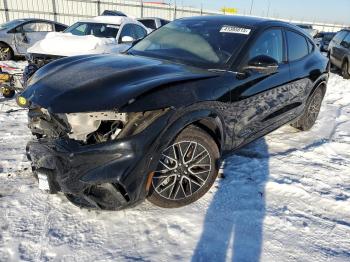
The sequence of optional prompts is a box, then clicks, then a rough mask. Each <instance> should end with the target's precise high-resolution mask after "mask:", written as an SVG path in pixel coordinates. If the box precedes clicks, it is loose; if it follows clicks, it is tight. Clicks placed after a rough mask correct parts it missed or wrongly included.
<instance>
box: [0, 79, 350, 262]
mask: <svg viewBox="0 0 350 262" xmlns="http://www.w3.org/2000/svg"><path fill="white" fill-rule="evenodd" d="M12 108H14V101H8V100H4V99H2V98H0V135H1V136H0V261H19V260H23V261H174V260H179V261H191V260H192V261H225V260H226V261H232V260H233V261H235V262H236V261H258V260H259V259H261V261H350V81H346V80H343V79H342V78H341V77H340V76H338V75H335V74H332V76H331V79H330V81H329V87H328V93H327V96H326V99H325V101H324V104H323V107H322V112H321V115H320V118H319V121H318V122H317V124H316V126H315V127H314V128H313V129H312V130H311V131H310V132H304V133H298V132H296V130H294V129H293V128H291V127H288V126H286V127H283V128H281V129H280V130H278V131H276V132H274V133H272V134H270V135H268V136H267V137H265V138H263V139H260V140H258V141H256V142H255V143H253V144H251V145H249V146H247V147H245V148H243V149H242V150H240V151H239V152H236V154H234V155H232V156H230V157H228V158H226V159H225V161H224V167H223V168H224V178H221V179H218V180H217V182H216V184H215V186H214V187H213V188H212V189H211V190H210V192H209V193H208V194H207V195H206V196H205V197H204V198H202V199H201V200H200V201H198V202H196V203H195V204H192V205H190V206H187V207H184V208H180V209H171V210H166V209H161V208H158V207H155V206H152V205H151V204H150V203H147V202H145V203H144V204H142V205H140V206H138V207H136V208H133V209H129V210H125V211H120V212H97V211H88V210H82V209H79V208H77V207H75V206H73V205H71V204H70V203H69V202H68V201H67V200H66V199H65V197H64V196H62V195H47V194H44V193H42V192H40V191H39V189H38V186H37V183H36V181H35V179H34V178H33V177H32V176H31V172H30V170H29V163H28V162H27V161H26V158H25V156H24V150H25V145H26V142H27V141H28V140H29V139H30V137H31V136H30V133H29V131H28V129H27V128H26V112H25V111H16V112H11V113H6V111H7V110H10V109H12Z"/></svg>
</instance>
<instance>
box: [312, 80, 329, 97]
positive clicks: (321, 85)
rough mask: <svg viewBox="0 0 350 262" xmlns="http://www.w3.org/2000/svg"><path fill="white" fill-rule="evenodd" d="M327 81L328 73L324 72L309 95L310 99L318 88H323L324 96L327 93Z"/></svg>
mask: <svg viewBox="0 0 350 262" xmlns="http://www.w3.org/2000/svg"><path fill="white" fill-rule="evenodd" d="M327 81H328V75H326V74H323V75H322V76H321V77H319V78H318V79H317V80H316V81H315V83H314V86H313V87H312V90H311V92H310V94H309V96H308V99H309V98H310V97H311V96H312V94H313V93H314V92H315V90H316V89H317V88H322V92H323V96H324V95H325V94H326V91H327Z"/></svg>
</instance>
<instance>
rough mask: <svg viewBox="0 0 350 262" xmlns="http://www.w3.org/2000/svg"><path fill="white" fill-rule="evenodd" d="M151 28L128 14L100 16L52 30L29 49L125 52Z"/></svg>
mask: <svg viewBox="0 0 350 262" xmlns="http://www.w3.org/2000/svg"><path fill="white" fill-rule="evenodd" d="M149 32H150V30H149V29H148V28H146V27H145V26H144V25H143V24H142V23H140V22H138V21H137V20H135V19H133V18H130V17H125V16H97V17H94V18H91V19H86V20H82V21H79V22H77V23H75V24H73V25H72V26H70V27H68V28H67V29H66V30H65V31H64V32H62V33H58V32H52V33H49V34H47V36H46V37H45V39H43V40H41V41H39V42H37V43H36V44H34V46H33V47H31V48H29V49H28V53H29V54H30V55H31V56H33V55H34V56H36V55H39V56H40V55H49V56H55V57H57V56H58V57H65V56H74V55H86V54H103V53H121V52H124V51H126V50H127V49H128V48H130V46H131V45H132V43H133V42H134V41H136V40H138V39H142V38H144V37H145V36H146V35H147V34H148V33H149Z"/></svg>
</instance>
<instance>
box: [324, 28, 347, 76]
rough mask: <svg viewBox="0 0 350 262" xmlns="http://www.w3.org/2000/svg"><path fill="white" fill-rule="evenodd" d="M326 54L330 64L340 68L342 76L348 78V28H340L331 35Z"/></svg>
mask: <svg viewBox="0 0 350 262" xmlns="http://www.w3.org/2000/svg"><path fill="white" fill-rule="evenodd" d="M328 56H329V59H330V61H331V64H332V65H333V66H335V67H337V68H339V69H341V73H342V76H343V77H344V78H345V79H350V29H344V30H341V31H340V32H338V33H337V34H336V35H335V36H334V37H333V39H332V41H331V42H330V43H329V48H328Z"/></svg>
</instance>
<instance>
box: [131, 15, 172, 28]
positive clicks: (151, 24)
mask: <svg viewBox="0 0 350 262" xmlns="http://www.w3.org/2000/svg"><path fill="white" fill-rule="evenodd" d="M137 20H138V21H139V22H140V23H142V24H143V25H144V26H145V27H147V28H150V29H152V30H156V29H158V28H160V27H162V26H164V25H166V24H168V23H169V22H170V21H169V20H166V19H162V18H157V17H145V18H138V19H137Z"/></svg>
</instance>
